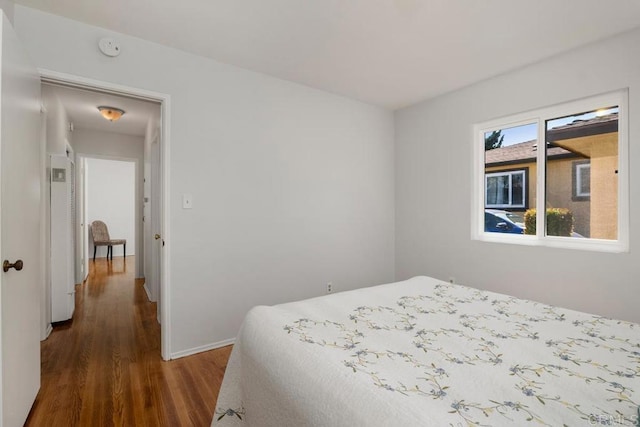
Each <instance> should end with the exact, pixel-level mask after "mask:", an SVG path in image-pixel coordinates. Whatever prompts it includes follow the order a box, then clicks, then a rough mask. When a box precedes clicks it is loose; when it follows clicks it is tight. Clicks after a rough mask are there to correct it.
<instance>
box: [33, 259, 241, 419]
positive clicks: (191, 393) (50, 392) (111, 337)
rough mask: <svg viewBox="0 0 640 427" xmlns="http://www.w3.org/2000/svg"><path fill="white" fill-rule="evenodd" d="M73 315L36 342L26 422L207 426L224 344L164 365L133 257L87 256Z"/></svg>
mask: <svg viewBox="0 0 640 427" xmlns="http://www.w3.org/2000/svg"><path fill="white" fill-rule="evenodd" d="M90 265H91V270H90V274H89V278H88V279H87V281H86V282H85V283H84V284H83V285H79V286H77V287H76V311H75V314H74V317H73V320H72V321H70V322H66V323H63V324H59V325H55V326H54V328H53V332H52V333H51V335H50V336H49V338H48V339H47V340H46V341H43V342H42V386H41V388H40V392H39V393H38V397H37V399H36V402H35V403H34V406H33V408H32V409H31V413H30V414H29V418H28V419H27V423H26V424H25V425H27V426H208V425H209V424H210V423H211V418H212V414H213V411H214V406H215V402H216V398H217V396H218V390H219V388H220V383H221V381H222V376H223V374H224V369H225V367H226V364H227V359H228V358H229V354H230V352H231V347H225V348H222V349H219V350H213V351H208V352H205V353H200V354H197V355H194V356H190V357H185V358H182V359H177V360H173V361H170V362H163V361H162V359H161V357H160V326H159V325H158V322H157V321H156V304H154V303H150V302H149V301H148V299H147V296H146V293H145V291H144V289H143V287H142V285H143V281H142V280H135V279H134V270H135V268H134V265H135V258H134V257H127V258H126V264H125V261H124V259H123V258H122V257H119V258H114V260H113V261H107V260H106V259H105V258H101V259H98V260H96V261H95V265H94V263H93V261H90Z"/></svg>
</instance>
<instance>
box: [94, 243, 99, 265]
mask: <svg viewBox="0 0 640 427" xmlns="http://www.w3.org/2000/svg"><path fill="white" fill-rule="evenodd" d="M96 250H98V247H97V246H95V245H94V246H93V262H96Z"/></svg>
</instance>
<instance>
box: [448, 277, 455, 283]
mask: <svg viewBox="0 0 640 427" xmlns="http://www.w3.org/2000/svg"><path fill="white" fill-rule="evenodd" d="M449 283H451V284H454V283H456V278H455V277H453V276H450V277H449Z"/></svg>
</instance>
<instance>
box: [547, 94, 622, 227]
mask: <svg viewBox="0 0 640 427" xmlns="http://www.w3.org/2000/svg"><path fill="white" fill-rule="evenodd" d="M546 171H547V173H546V175H547V180H546V184H547V185H546V194H545V197H546V205H547V208H553V209H552V210H548V211H547V230H546V234H547V235H550V236H573V237H586V238H593V239H605V240H617V238H618V223H617V221H618V175H617V174H618V107H616V106H613V107H606V108H602V109H598V110H593V111H588V112H582V113H577V114H575V115H571V116H565V117H559V118H555V119H552V120H547V122H546Z"/></svg>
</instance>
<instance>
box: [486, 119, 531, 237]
mask: <svg viewBox="0 0 640 427" xmlns="http://www.w3.org/2000/svg"><path fill="white" fill-rule="evenodd" d="M537 135H538V130H537V124H536V123H531V124H526V125H522V126H514V127H509V128H502V129H496V130H492V131H490V132H486V133H485V134H484V151H485V155H484V163H485V168H484V171H485V231H486V232H495V233H513V234H522V233H523V230H524V219H523V218H524V213H525V211H526V209H528V208H535V205H536V179H535V176H536V156H537V147H538V145H537V142H538V141H537V140H536V138H537Z"/></svg>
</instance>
